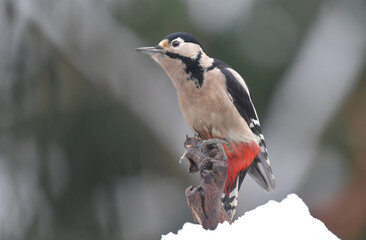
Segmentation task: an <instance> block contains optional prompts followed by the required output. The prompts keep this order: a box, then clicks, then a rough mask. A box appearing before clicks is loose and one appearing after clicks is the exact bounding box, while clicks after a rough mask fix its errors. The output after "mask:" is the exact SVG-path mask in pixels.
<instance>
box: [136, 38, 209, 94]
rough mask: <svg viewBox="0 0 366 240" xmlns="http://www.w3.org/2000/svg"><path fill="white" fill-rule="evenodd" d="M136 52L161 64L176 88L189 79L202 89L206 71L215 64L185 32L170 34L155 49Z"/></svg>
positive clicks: (146, 48) (150, 48) (145, 48)
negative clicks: (148, 56)
mask: <svg viewBox="0 0 366 240" xmlns="http://www.w3.org/2000/svg"><path fill="white" fill-rule="evenodd" d="M136 50H137V51H139V52H142V53H145V54H148V55H150V56H151V57H152V58H153V59H154V60H155V61H156V62H157V63H159V65H160V66H162V67H163V69H164V70H165V71H166V72H167V74H168V75H169V77H170V78H171V79H172V81H173V83H174V85H175V86H176V87H179V86H180V85H181V84H182V83H183V82H184V81H185V80H187V79H188V80H192V81H193V82H194V84H195V85H196V87H197V88H199V87H201V85H202V82H203V74H204V71H205V69H206V68H208V67H209V66H211V65H212V63H213V59H212V58H210V57H208V56H207V55H206V54H205V53H204V52H203V50H202V47H201V44H200V43H199V42H198V41H197V40H196V39H195V38H194V37H193V36H192V35H190V34H188V33H184V32H177V33H172V34H169V35H168V36H166V37H165V38H164V39H163V40H161V41H160V42H159V44H158V45H157V46H155V47H142V48H137V49H136Z"/></svg>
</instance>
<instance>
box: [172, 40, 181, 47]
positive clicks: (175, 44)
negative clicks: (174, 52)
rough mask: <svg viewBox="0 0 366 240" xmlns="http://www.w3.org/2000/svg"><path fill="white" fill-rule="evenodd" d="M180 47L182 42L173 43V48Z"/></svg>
mask: <svg viewBox="0 0 366 240" xmlns="http://www.w3.org/2000/svg"><path fill="white" fill-rule="evenodd" d="M179 45H180V42H179V41H173V42H172V46H173V47H178V46H179Z"/></svg>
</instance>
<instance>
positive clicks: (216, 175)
mask: <svg viewBox="0 0 366 240" xmlns="http://www.w3.org/2000/svg"><path fill="white" fill-rule="evenodd" d="M221 142H222V141H221V140H219V139H211V140H198V139H195V138H187V139H186V141H185V143H184V147H185V148H186V149H187V151H186V155H185V156H186V158H187V159H188V161H189V169H188V171H189V172H191V173H192V172H197V171H199V172H200V176H201V182H200V185H199V186H197V187H193V186H190V187H188V188H187V189H186V191H185V195H186V199H187V203H188V206H189V208H190V209H191V212H192V215H193V219H194V222H195V223H199V224H201V225H202V226H203V227H204V228H205V229H215V228H216V227H217V224H218V223H221V222H224V221H228V222H230V223H231V219H230V217H229V216H228V214H227V213H226V211H225V209H224V208H223V206H222V204H221V195H222V193H223V192H224V187H225V182H226V176H227V169H228V160H227V157H226V154H225V151H224V149H223V147H222V145H221Z"/></svg>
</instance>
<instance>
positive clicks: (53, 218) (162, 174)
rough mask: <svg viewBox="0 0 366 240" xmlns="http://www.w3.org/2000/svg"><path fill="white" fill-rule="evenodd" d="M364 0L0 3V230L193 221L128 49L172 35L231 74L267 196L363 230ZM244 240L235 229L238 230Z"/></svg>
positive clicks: (147, 79)
mask: <svg viewBox="0 0 366 240" xmlns="http://www.w3.org/2000/svg"><path fill="white" fill-rule="evenodd" d="M365 13H366V2H365V1H364V0H347V1H345V0H343V1H342V0H320V1H319V0H309V1H292V0H259V1H258V0H244V1H242V0H231V1H225V3H223V2H222V1H219V0H215V1H213V0H203V1H198V0H187V1H179V0H159V1H152V0H105V1H95V0H62V1H60V0H0V239H2V240H8V239H9V240H18V239H19V240H20V239H27V240H32V239H41V240H42V239H55V240H58V239H70V240H72V239H88V240H89V239H91V240H93V239H112V240H113V239H137V240H138V239H159V238H160V236H161V234H166V233H168V232H170V231H174V232H176V231H177V230H178V229H180V228H181V226H182V225H183V223H184V222H187V221H190V222H192V216H191V213H190V211H189V209H188V207H187V204H186V200H185V196H184V190H185V188H186V187H188V186H189V185H191V184H198V182H199V181H198V178H197V176H196V177H192V176H190V175H188V173H187V163H182V164H179V163H178V160H179V157H180V156H181V155H182V153H183V151H184V149H183V142H184V140H185V134H191V133H190V132H189V130H188V128H187V126H186V124H185V122H184V120H183V117H182V115H181V113H180V109H179V106H178V103H177V98H176V92H175V89H174V87H173V84H172V83H171V82H170V80H169V78H168V77H167V76H166V74H165V73H164V72H163V70H162V69H161V68H160V67H159V66H157V64H155V63H154V62H153V61H152V60H151V59H149V57H147V56H145V55H142V54H138V53H136V52H135V51H134V48H136V47H141V46H154V45H156V44H157V43H158V42H159V41H160V40H161V39H162V38H163V37H164V36H166V35H167V34H169V33H171V32H176V31H186V32H190V33H191V34H193V35H194V36H195V37H196V38H197V39H198V40H199V41H200V42H201V44H202V45H203V46H204V49H205V52H206V53H207V54H208V55H209V56H212V57H215V58H218V59H221V60H223V61H225V62H226V63H228V64H229V65H231V66H232V67H233V68H234V69H236V70H237V71H238V72H239V73H240V74H241V75H242V76H243V77H244V79H245V80H246V82H247V84H248V86H249V87H250V88H251V92H252V96H253V100H254V103H255V105H256V108H257V111H258V114H259V116H260V118H261V121H262V125H263V128H264V129H263V130H264V135H265V137H266V140H267V146H268V150H269V154H270V159H271V163H272V166H273V170H274V173H275V176H276V180H277V192H276V193H275V194H267V193H265V192H263V191H262V190H261V188H260V187H259V186H258V185H256V184H255V183H254V181H253V180H251V179H250V178H249V177H248V178H246V180H245V182H244V184H243V186H242V190H241V192H240V197H239V209H238V211H237V214H236V216H240V215H242V214H244V212H245V211H248V210H251V209H254V208H255V207H257V206H259V205H261V204H264V203H266V202H267V201H268V200H270V199H274V200H278V201H279V200H282V199H283V198H284V197H286V195H287V194H289V193H293V192H294V193H297V194H298V195H299V196H300V197H301V198H302V199H303V200H304V201H305V202H306V204H307V205H308V206H309V208H310V211H311V213H312V215H313V216H315V217H317V218H320V220H322V221H323V222H324V223H325V224H326V226H327V227H328V228H329V229H330V230H331V231H333V232H334V233H335V234H336V235H337V236H339V237H341V238H342V239H366V230H365V229H366V127H365V123H366V27H365V26H366V14H365ZM243 234H244V236H245V233H243Z"/></svg>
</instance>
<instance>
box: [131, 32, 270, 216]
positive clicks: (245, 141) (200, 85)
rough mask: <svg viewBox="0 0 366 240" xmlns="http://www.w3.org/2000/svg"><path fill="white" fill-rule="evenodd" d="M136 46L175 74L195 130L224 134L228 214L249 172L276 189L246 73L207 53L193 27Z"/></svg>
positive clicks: (263, 184)
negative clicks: (154, 43)
mask: <svg viewBox="0 0 366 240" xmlns="http://www.w3.org/2000/svg"><path fill="white" fill-rule="evenodd" d="M136 50H137V51H139V52H142V53H146V54H148V55H150V56H151V57H152V58H153V59H154V60H155V61H156V62H157V63H158V64H159V65H160V66H161V67H162V68H163V69H164V70H165V71H166V73H167V74H168V75H169V77H170V78H171V80H172V82H173V84H174V86H175V88H176V89H177V93H178V101H179V104H180V107H181V110H182V113H183V116H184V118H185V120H186V122H187V123H188V125H189V127H190V128H191V130H192V131H193V132H194V133H196V134H198V136H199V137H200V138H201V139H203V140H206V139H207V140H208V139H220V140H222V142H223V144H222V145H223V147H224V150H225V153H226V156H227V158H228V160H229V162H228V174H227V179H226V183H225V193H223V196H222V204H223V206H224V208H225V210H226V211H227V213H228V215H229V216H230V217H231V218H233V216H234V214H235V211H236V206H237V197H238V191H239V188H240V186H241V184H242V182H243V180H244V177H245V175H246V173H248V174H249V175H250V176H251V177H252V178H253V179H254V180H255V181H256V182H257V183H258V184H259V185H260V186H261V187H262V188H263V189H264V190H266V191H267V192H269V191H271V190H272V191H275V188H276V187H275V180H274V176H273V173H272V169H271V166H270V162H269V159H268V153H267V148H266V144H265V141H264V137H263V133H262V130H261V126H260V123H259V119H258V115H257V113H256V110H255V108H254V105H253V102H252V98H251V96H250V93H249V89H248V87H247V85H246V84H245V82H244V80H243V78H242V77H241V76H240V75H239V74H238V73H237V72H236V71H235V70H234V69H232V68H231V67H230V66H229V65H227V64H225V63H224V62H222V61H220V60H217V59H214V58H211V57H209V56H207V55H206V54H205V53H204V52H203V49H202V46H201V44H200V43H199V42H198V41H197V40H196V39H195V38H194V37H192V36H191V35H190V34H188V33H183V32H177V33H172V34H169V35H168V36H166V37H165V38H164V39H163V40H162V41H161V42H160V43H159V44H158V45H157V46H155V47H143V48H137V49H136Z"/></svg>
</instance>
